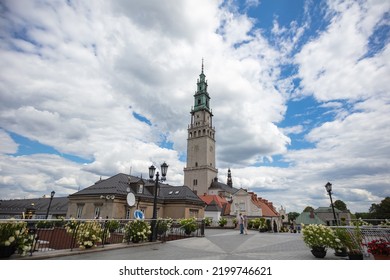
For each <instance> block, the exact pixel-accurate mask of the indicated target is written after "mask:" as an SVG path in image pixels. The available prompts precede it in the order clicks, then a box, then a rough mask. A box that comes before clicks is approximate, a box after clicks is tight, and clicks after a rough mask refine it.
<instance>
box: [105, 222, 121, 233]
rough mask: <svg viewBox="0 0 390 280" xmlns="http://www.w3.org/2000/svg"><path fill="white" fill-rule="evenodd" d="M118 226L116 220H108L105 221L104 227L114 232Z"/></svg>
mask: <svg viewBox="0 0 390 280" xmlns="http://www.w3.org/2000/svg"><path fill="white" fill-rule="evenodd" d="M119 227H120V223H119V221H117V220H108V221H106V223H105V228H106V229H108V231H109V232H114V231H116V230H117V229H118V228H119Z"/></svg>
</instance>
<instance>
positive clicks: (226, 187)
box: [209, 179, 238, 194]
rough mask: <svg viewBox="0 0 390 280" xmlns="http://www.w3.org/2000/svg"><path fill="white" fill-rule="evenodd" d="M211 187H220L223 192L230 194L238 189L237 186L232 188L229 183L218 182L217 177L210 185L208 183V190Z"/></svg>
mask: <svg viewBox="0 0 390 280" xmlns="http://www.w3.org/2000/svg"><path fill="white" fill-rule="evenodd" d="M212 189H221V190H223V191H225V192H227V193H231V194H234V193H235V192H237V191H238V189H237V188H234V187H231V186H229V185H227V184H224V183H221V182H218V180H217V179H215V180H214V181H213V182H212V183H211V185H210V187H209V190H212Z"/></svg>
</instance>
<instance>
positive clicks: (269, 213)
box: [248, 192, 279, 217]
mask: <svg viewBox="0 0 390 280" xmlns="http://www.w3.org/2000/svg"><path fill="white" fill-rule="evenodd" d="M248 194H250V195H251V199H252V202H253V204H255V205H256V206H258V207H260V208H261V211H262V215H263V216H264V217H278V216H279V213H278V211H276V209H275V207H274V205H273V203H272V202H270V201H268V200H266V199H264V198H261V197H258V196H257V194H255V193H254V192H248Z"/></svg>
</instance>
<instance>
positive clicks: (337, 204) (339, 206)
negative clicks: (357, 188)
mask: <svg viewBox="0 0 390 280" xmlns="http://www.w3.org/2000/svg"><path fill="white" fill-rule="evenodd" d="M333 205H334V207H335V208H337V209H339V210H340V211H344V210H348V209H347V204H345V203H344V201H342V200H339V199H338V200H336V201H335V202H334V204H333ZM329 206H330V207H332V205H329Z"/></svg>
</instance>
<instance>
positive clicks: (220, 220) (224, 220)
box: [218, 217, 227, 227]
mask: <svg viewBox="0 0 390 280" xmlns="http://www.w3.org/2000/svg"><path fill="white" fill-rule="evenodd" d="M226 224H227V219H226V218H224V217H220V218H219V220H218V225H219V226H220V227H224V226H225V225H226Z"/></svg>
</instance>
